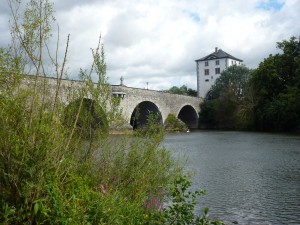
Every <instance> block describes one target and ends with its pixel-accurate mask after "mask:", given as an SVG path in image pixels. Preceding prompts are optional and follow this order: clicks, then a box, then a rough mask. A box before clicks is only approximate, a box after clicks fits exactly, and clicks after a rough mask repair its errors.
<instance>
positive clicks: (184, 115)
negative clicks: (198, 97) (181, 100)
mask: <svg viewBox="0 0 300 225" xmlns="http://www.w3.org/2000/svg"><path fill="white" fill-rule="evenodd" d="M178 118H179V119H180V120H181V121H182V122H184V123H185V124H186V125H187V127H188V128H198V114H197V112H196V110H195V109H194V107H192V106H190V105H185V106H184V107H182V108H181V109H180V111H179V113H178Z"/></svg>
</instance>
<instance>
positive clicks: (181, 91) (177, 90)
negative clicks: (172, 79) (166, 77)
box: [164, 85, 197, 97]
mask: <svg viewBox="0 0 300 225" xmlns="http://www.w3.org/2000/svg"><path fill="white" fill-rule="evenodd" d="M164 92H166V93H170V94H178V95H188V96H194V97H196V96H197V91H196V90H193V89H191V88H188V87H187V86H186V85H182V86H181V87H177V86H173V87H171V88H170V89H169V90H165V91H164Z"/></svg>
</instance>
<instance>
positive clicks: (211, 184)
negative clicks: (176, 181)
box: [164, 131, 300, 225]
mask: <svg viewBox="0 0 300 225" xmlns="http://www.w3.org/2000/svg"><path fill="white" fill-rule="evenodd" d="M164 146H165V147H166V148H167V149H169V150H171V151H173V152H174V155H175V156H178V155H179V156H183V155H185V156H186V157H187V158H188V160H189V163H188V169H190V170H193V171H194V173H195V175H194V177H193V189H199V188H200V189H205V190H206V191H207V193H206V195H205V196H202V197H200V198H199V206H198V207H197V211H198V212H199V213H200V211H201V210H202V209H203V207H204V206H208V207H209V209H210V215H211V216H212V217H214V218H218V219H220V220H223V221H225V222H226V223H227V224H233V222H234V223H238V224H248V225H252V224H253V225H254V224H260V225H261V224H300V136H296V135H285V134H269V133H254V132H253V133H252V132H229V131H195V132H190V133H178V134H168V135H167V136H166V138H165V140H164Z"/></svg>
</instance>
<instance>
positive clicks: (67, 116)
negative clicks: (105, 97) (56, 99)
mask: <svg viewBox="0 0 300 225" xmlns="http://www.w3.org/2000/svg"><path fill="white" fill-rule="evenodd" d="M80 105H81V108H80ZM79 109H80V111H79ZM77 115H78V118H77V121H76V117H77ZM63 119H64V124H65V125H66V126H68V127H73V126H74V124H75V123H76V124H75V126H76V128H77V130H78V131H79V132H80V133H81V135H82V136H83V137H84V138H91V134H92V133H93V132H94V131H96V130H100V131H101V132H104V133H108V129H109V127H108V120H107V116H106V113H105V112H104V110H103V109H102V107H101V106H100V105H99V104H98V103H97V102H96V101H94V100H92V99H89V98H79V99H76V100H75V101H72V102H70V103H69V104H68V105H67V107H66V108H65V110H64V117H63Z"/></svg>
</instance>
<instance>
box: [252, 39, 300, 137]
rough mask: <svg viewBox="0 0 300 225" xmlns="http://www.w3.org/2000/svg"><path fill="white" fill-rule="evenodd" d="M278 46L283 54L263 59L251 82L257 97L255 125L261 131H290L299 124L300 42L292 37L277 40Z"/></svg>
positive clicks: (295, 128) (299, 125)
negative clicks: (280, 40)
mask: <svg viewBox="0 0 300 225" xmlns="http://www.w3.org/2000/svg"><path fill="white" fill-rule="evenodd" d="M277 48H279V49H281V50H282V53H278V54H276V55H270V56H269V57H268V58H266V59H264V61H263V62H261V63H260V64H259V67H258V68H257V70H256V71H255V73H254V75H253V78H252V79H251V82H250V85H251V86H252V88H253V91H254V96H255V98H256V99H257V104H256V106H255V108H254V114H255V117H254V119H255V123H256V124H255V125H256V126H257V128H258V129H262V130H276V131H293V130H297V129H299V127H300V110H299V103H298V102H299V101H300V97H299V88H300V43H299V40H297V39H296V38H295V37H291V38H290V40H289V41H286V40H284V41H282V42H278V43H277ZM292 121H293V122H292Z"/></svg>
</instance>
